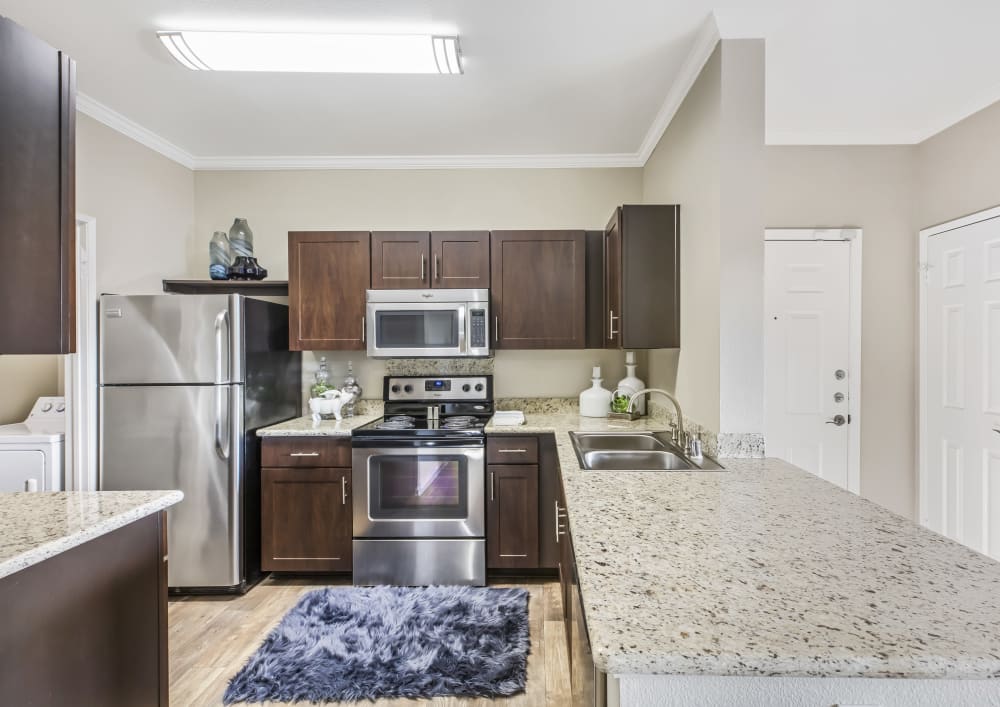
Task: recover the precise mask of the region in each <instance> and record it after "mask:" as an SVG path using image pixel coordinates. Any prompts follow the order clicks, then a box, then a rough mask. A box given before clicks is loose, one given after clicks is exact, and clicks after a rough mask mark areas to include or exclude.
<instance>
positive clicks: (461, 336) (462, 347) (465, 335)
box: [456, 304, 472, 354]
mask: <svg viewBox="0 0 1000 707" xmlns="http://www.w3.org/2000/svg"><path fill="white" fill-rule="evenodd" d="M465 309H466V306H465V305H464V304H460V305H458V309H457V310H456V311H457V312H458V352H459V353H460V354H464V353H468V352H469V349H468V342H469V337H470V336H471V332H470V331H468V327H470V326H472V325H471V324H470V320H469V318H468V317H467V316H465Z"/></svg>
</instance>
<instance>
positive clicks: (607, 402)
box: [580, 366, 611, 417]
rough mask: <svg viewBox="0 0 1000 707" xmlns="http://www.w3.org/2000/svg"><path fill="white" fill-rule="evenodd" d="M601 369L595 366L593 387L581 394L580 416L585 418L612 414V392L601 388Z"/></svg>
mask: <svg viewBox="0 0 1000 707" xmlns="http://www.w3.org/2000/svg"><path fill="white" fill-rule="evenodd" d="M601 380H602V379H601V367H600V366H594V377H593V378H592V381H593V385H591V387H589V388H587V389H586V390H585V391H583V392H582V393H580V414H581V415H582V416H583V417H607V416H608V413H609V412H611V391H610V390H608V389H607V388H603V387H601Z"/></svg>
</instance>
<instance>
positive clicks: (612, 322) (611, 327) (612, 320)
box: [608, 309, 620, 341]
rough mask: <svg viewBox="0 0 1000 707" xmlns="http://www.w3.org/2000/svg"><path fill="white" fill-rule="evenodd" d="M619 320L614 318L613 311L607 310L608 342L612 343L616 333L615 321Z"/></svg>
mask: <svg viewBox="0 0 1000 707" xmlns="http://www.w3.org/2000/svg"><path fill="white" fill-rule="evenodd" d="M619 318H620V317H616V316H615V310H613V309H609V310H608V341H614V338H615V334H617V333H618V332H617V331H615V320H616V319H619Z"/></svg>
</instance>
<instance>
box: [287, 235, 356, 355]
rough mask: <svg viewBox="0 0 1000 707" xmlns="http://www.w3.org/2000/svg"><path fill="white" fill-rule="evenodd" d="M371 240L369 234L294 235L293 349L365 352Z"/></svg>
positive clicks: (290, 265)
mask: <svg viewBox="0 0 1000 707" xmlns="http://www.w3.org/2000/svg"><path fill="white" fill-rule="evenodd" d="M370 241H371V238H370V234H369V233H368V231H293V232H289V234H288V308H289V311H288V346H289V348H290V349H291V350H293V351H316V350H319V351H335V350H359V351H360V350H364V348H365V290H367V289H368V288H369V286H370V284H371V279H370V278H371V243H370Z"/></svg>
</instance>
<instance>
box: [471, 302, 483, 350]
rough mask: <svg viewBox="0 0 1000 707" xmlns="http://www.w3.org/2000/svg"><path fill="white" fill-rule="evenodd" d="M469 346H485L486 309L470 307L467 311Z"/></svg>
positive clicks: (478, 347)
mask: <svg viewBox="0 0 1000 707" xmlns="http://www.w3.org/2000/svg"><path fill="white" fill-rule="evenodd" d="M469 338H470V339H471V341H470V342H469V348H472V349H485V348H486V310H485V309H472V310H470V311H469Z"/></svg>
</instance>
